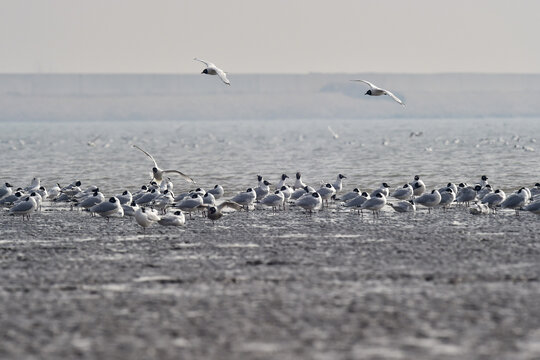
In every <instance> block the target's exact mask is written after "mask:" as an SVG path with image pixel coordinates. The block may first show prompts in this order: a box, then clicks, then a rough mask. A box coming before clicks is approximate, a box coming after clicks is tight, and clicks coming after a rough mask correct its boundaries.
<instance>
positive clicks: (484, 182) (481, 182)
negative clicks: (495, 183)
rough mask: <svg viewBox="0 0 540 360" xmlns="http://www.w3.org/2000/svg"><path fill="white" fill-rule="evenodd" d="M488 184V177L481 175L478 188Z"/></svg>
mask: <svg viewBox="0 0 540 360" xmlns="http://www.w3.org/2000/svg"><path fill="white" fill-rule="evenodd" d="M487 184H488V177H487V176H486V175H482V177H481V178H480V186H482V187H485V186H486V185H487Z"/></svg>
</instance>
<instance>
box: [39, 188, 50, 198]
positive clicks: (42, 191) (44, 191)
mask: <svg viewBox="0 0 540 360" xmlns="http://www.w3.org/2000/svg"><path fill="white" fill-rule="evenodd" d="M36 192H37V193H38V194H39V195H41V198H42V199H47V198H48V197H49V193H48V192H47V189H45V186H40V187H39V189H38V190H37V191H36Z"/></svg>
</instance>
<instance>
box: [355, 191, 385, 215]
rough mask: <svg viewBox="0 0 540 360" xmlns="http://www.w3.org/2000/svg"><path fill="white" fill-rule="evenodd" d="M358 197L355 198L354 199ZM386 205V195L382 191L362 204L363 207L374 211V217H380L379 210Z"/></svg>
mask: <svg viewBox="0 0 540 360" xmlns="http://www.w3.org/2000/svg"><path fill="white" fill-rule="evenodd" d="M354 200H356V199H353V200H352V201H354ZM384 205H386V197H385V196H384V195H383V194H382V193H377V194H376V195H375V197H372V198H370V199H368V200H367V201H366V202H364V203H363V204H362V206H361V207H360V208H361V209H366V210H371V211H373V217H375V216H377V217H379V211H380V210H381V209H382V208H383V207H384Z"/></svg>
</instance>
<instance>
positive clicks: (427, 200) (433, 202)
mask: <svg viewBox="0 0 540 360" xmlns="http://www.w3.org/2000/svg"><path fill="white" fill-rule="evenodd" d="M440 202H441V194H440V193H439V191H438V190H432V191H431V193H429V194H422V195H421V196H419V197H417V198H416V199H415V200H414V203H415V204H417V205H423V206H425V207H427V208H428V212H431V208H432V207H434V206H437V205H439V203H440Z"/></svg>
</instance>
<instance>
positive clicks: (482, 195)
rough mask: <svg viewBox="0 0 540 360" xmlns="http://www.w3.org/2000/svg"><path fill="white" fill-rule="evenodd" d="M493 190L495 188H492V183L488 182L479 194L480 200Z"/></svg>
mask: <svg viewBox="0 0 540 360" xmlns="http://www.w3.org/2000/svg"><path fill="white" fill-rule="evenodd" d="M492 192H493V189H492V188H491V185H489V184H487V185H486V186H484V187H483V188H482V189H481V190H480V191H479V192H478V194H477V196H478V200H482V199H483V198H484V196H486V195H488V194H491V193H492Z"/></svg>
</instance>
